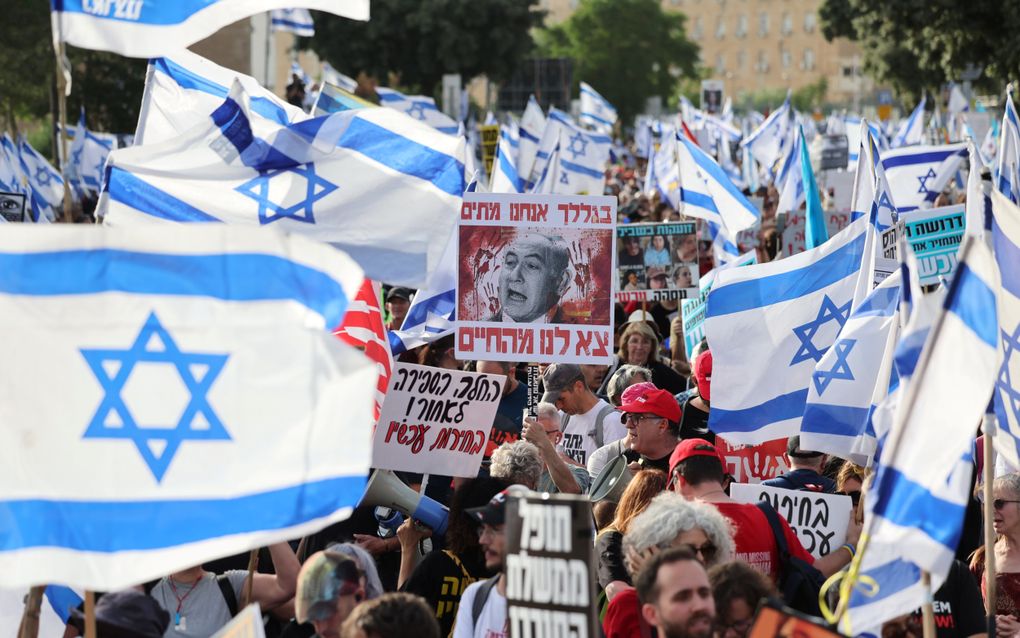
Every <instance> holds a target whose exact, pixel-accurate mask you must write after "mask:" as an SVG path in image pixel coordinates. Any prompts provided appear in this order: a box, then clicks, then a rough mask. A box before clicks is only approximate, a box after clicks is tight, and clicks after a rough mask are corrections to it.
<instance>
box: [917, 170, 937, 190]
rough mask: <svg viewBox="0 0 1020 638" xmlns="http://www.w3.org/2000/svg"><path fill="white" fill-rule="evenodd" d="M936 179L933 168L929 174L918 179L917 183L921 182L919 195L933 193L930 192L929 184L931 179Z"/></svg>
mask: <svg viewBox="0 0 1020 638" xmlns="http://www.w3.org/2000/svg"><path fill="white" fill-rule="evenodd" d="M934 177H935V169H933V168H929V169H928V172H927V173H925V174H924V175H921V176H919V177H918V178H917V181H919V182H921V188H919V189H917V192H918V193H929V192H931V191H929V190H928V187H927V182H928V180H929V179H932V178H934Z"/></svg>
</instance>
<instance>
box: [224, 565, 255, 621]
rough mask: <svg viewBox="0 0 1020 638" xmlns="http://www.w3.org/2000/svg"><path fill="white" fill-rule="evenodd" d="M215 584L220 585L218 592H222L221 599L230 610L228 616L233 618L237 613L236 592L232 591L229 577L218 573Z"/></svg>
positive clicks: (232, 587)
mask: <svg viewBox="0 0 1020 638" xmlns="http://www.w3.org/2000/svg"><path fill="white" fill-rule="evenodd" d="M253 576H254V574H253ZM216 584H217V585H219V586H220V593H222V594H223V601H224V602H225V603H227V609H229V610H230V617H231V618H233V617H234V616H236V615H237V594H236V593H235V592H234V586H233V585H232V584H231V583H230V578H228V577H227V575H226V574H220V575H219V576H217V577H216Z"/></svg>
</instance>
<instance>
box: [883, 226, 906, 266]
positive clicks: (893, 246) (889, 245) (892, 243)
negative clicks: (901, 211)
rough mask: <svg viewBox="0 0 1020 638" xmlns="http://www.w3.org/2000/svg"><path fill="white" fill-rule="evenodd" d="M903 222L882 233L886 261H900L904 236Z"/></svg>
mask: <svg viewBox="0 0 1020 638" xmlns="http://www.w3.org/2000/svg"><path fill="white" fill-rule="evenodd" d="M903 232H904V231H903V220H902V219H901V220H900V221H898V222H896V223H895V224H893V225H892V226H890V227H889V228H886V229H885V230H883V231H882V256H883V257H885V258H886V259H898V255H899V251H898V249H897V246H898V245H899V239H900V236H901V235H903Z"/></svg>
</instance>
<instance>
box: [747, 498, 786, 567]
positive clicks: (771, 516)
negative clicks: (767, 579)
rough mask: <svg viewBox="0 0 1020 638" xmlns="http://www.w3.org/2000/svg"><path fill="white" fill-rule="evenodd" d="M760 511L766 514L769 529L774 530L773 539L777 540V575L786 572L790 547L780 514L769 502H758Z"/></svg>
mask: <svg viewBox="0 0 1020 638" xmlns="http://www.w3.org/2000/svg"><path fill="white" fill-rule="evenodd" d="M755 505H757V507H758V509H760V510H761V511H762V513H763V514H765V518H766V519H768V522H769V527H770V528H772V537H773V538H775V540H776V549H778V550H779V565H778V566H777V567H778V569H777V570H776V572H777V573H781V572H782V571H784V568H785V566H786V563H787V562H788V561H789V560H790V547H789V545H787V544H786V534H784V533H783V524H782V523H780V522H779V514H778V513H776V510H775V509H773V508H772V505H771V504H770V503H769V502H768V501H758V502H757V503H755Z"/></svg>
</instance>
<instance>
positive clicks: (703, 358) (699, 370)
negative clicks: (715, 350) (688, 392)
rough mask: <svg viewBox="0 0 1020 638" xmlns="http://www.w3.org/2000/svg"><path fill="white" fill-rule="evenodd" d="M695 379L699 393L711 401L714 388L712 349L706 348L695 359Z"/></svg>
mask: <svg viewBox="0 0 1020 638" xmlns="http://www.w3.org/2000/svg"><path fill="white" fill-rule="evenodd" d="M694 380H695V381H697V382H698V394H700V395H701V398H702V399H704V400H705V401H709V402H711V400H712V399H710V398H709V392H710V391H711V388H712V351H711V350H705V351H704V352H702V353H701V354H699V355H698V358H697V359H695V360H694Z"/></svg>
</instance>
